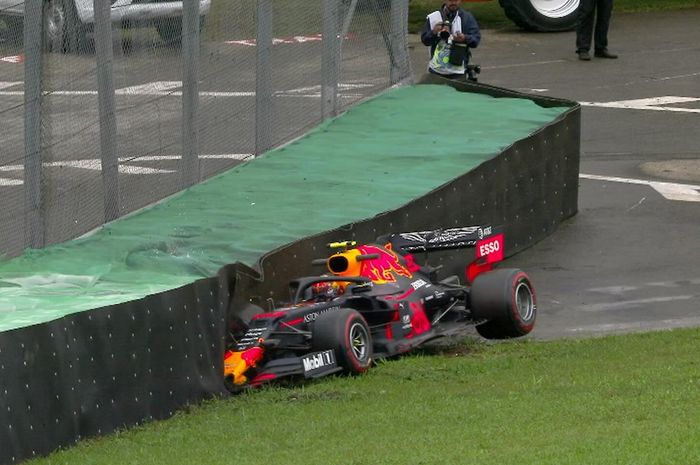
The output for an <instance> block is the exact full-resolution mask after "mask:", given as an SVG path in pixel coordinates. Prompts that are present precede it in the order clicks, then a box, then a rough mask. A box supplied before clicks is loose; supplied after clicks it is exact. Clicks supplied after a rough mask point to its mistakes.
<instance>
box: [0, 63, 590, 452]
mask: <svg viewBox="0 0 700 465" xmlns="http://www.w3.org/2000/svg"><path fill="white" fill-rule="evenodd" d="M424 82H426V83H432V84H435V83H443V84H446V85H451V86H453V87H455V88H457V89H458V90H460V91H465V92H477V93H485V94H488V95H491V96H494V97H522V98H528V99H531V100H533V101H534V102H535V103H537V104H539V105H541V106H543V107H550V106H559V107H569V109H568V110H567V111H565V112H564V113H562V114H561V115H560V116H559V117H558V118H557V119H556V120H554V121H553V122H552V123H551V124H548V125H546V126H544V127H542V128H541V129H540V130H539V131H536V132H535V133H534V134H532V135H531V136H529V137H527V138H525V139H522V140H519V141H517V142H515V143H513V144H512V145H511V146H510V147H508V148H507V149H505V150H504V151H503V152H502V153H500V154H499V155H497V156H495V157H493V158H491V159H489V160H487V161H485V162H484V163H482V164H481V165H480V166H479V167H477V168H476V169H474V170H471V171H469V172H467V173H465V174H462V175H460V176H459V177H457V178H455V179H453V180H452V181H450V182H448V183H447V184H445V185H443V186H441V187H439V188H437V189H435V190H433V191H432V192H430V193H428V194H427V195H425V196H422V197H420V198H417V199H415V200H413V201H411V202H409V203H408V204H406V205H405V206H403V207H401V208H399V209H397V210H393V211H388V212H385V213H382V214H379V215H377V216H375V217H373V218H370V219H367V220H363V221H359V222H356V223H354V224H349V225H347V226H344V227H341V228H338V229H335V230H332V231H328V232H324V233H321V234H317V235H314V236H311V237H307V238H304V239H301V240H299V241H296V242H294V243H292V244H289V245H287V246H284V247H281V248H279V249H277V250H274V251H271V252H270V253H268V254H267V255H265V256H264V257H262V258H261V260H260V261H259V263H258V266H257V269H251V268H249V267H247V266H245V265H243V264H240V263H237V264H232V265H228V266H226V267H224V268H222V269H221V270H220V271H219V275H218V276H217V277H212V278H206V279H201V280H198V281H196V282H194V283H192V284H189V285H186V286H183V287H181V288H178V289H174V290H170V291H167V292H163V293H160V294H156V295H151V296H148V297H145V298H143V299H139V300H135V301H132V302H127V303H123V304H118V305H113V306H109V307H104V308H99V309H95V310H90V311H85V312H82V313H78V314H73V315H69V316H66V317H63V318H60V319H58V320H54V321H51V322H47V323H42V324H38V325H34V326H29V327H25V328H21V329H16V330H11V331H5V332H0V464H7V463H16V462H19V461H21V460H25V459H28V458H31V457H33V456H38V455H44V454H47V453H49V452H51V451H53V450H55V449H57V448H59V447H65V446H69V445H71V444H73V443H75V442H77V441H78V440H80V439H82V438H86V437H91V436H97V435H103V434H107V433H110V432H112V431H115V430H116V429H119V428H124V427H129V426H133V425H136V424H140V423H143V422H146V421H150V420H154V419H162V418H167V417H169V416H171V415H173V413H174V412H175V411H176V410H177V409H179V408H181V407H183V406H185V405H188V404H193V403H197V402H199V401H201V400H203V399H206V398H211V397H215V396H221V395H226V391H225V388H224V385H223V379H222V370H223V369H222V356H223V351H224V346H225V339H226V333H227V327H228V325H229V324H230V322H235V321H237V320H238V319H245V318H246V317H248V316H250V315H245V314H244V313H242V309H244V308H246V303H247V302H253V303H256V304H258V305H261V306H263V307H265V306H266V305H267V304H266V302H267V301H268V299H273V300H274V301H278V300H285V299H286V298H287V297H288V293H287V283H288V281H289V280H291V279H293V278H295V277H297V276H300V275H308V274H312V273H314V270H313V269H312V268H311V260H312V259H314V258H319V257H323V256H325V255H326V252H327V250H326V249H325V244H326V243H327V242H331V241H333V240H344V239H348V240H356V241H359V242H363V241H372V240H374V239H375V238H376V237H377V236H379V235H381V234H384V233H387V232H400V231H417V230H426V229H435V228H449V227H456V226H470V225H480V224H491V225H494V226H500V227H502V229H503V231H504V232H505V236H506V253H507V255H512V254H514V253H517V252H518V251H521V250H523V249H525V248H527V247H529V246H530V245H532V244H534V243H536V242H537V241H539V240H541V239H543V238H544V237H546V236H547V235H549V234H551V233H552V232H553V231H554V230H555V229H556V227H557V226H558V224H559V223H560V222H562V221H563V220H565V219H567V218H569V217H571V216H573V215H574V214H576V212H577V203H578V173H579V157H580V107H579V106H578V105H577V104H576V103H574V102H570V101H566V100H560V99H554V98H547V97H540V96H528V95H524V94H519V93H517V92H514V91H511V90H508V89H501V88H497V87H492V86H487V85H482V84H475V83H455V82H451V81H446V80H444V79H442V78H439V77H435V76H428V77H427V78H426V79H425V80H424ZM426 155H427V156H429V155H430V154H426ZM466 254H473V251H458V252H454V251H453V252H451V253H440V254H437V253H436V254H431V256H430V260H431V264H433V265H443V267H444V268H443V269H444V270H445V273H453V272H455V271H457V268H458V267H461V266H463V265H464V264H466V263H467V262H468V261H470V260H471V258H472V256H471V255H466Z"/></svg>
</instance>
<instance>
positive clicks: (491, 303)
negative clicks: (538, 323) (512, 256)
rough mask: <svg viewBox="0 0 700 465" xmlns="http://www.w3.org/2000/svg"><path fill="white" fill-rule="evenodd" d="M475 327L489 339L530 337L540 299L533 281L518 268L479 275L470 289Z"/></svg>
mask: <svg viewBox="0 0 700 465" xmlns="http://www.w3.org/2000/svg"><path fill="white" fill-rule="evenodd" d="M470 298H471V309H472V313H473V315H474V318H475V319H476V320H486V322H485V323H482V324H480V325H478V326H477V327H476V330H477V332H478V333H479V334H480V335H481V336H483V337H485V338H486V339H508V338H513V337H520V336H524V335H526V334H528V333H529V332H530V331H532V328H533V327H534V326H535V320H536V318H537V299H536V297H535V289H534V287H533V286H532V283H531V282H530V278H529V277H528V276H527V274H525V273H524V272H523V271H521V270H518V269H501V270H495V271H490V272H487V273H483V274H480V275H479V276H477V277H476V279H475V280H474V283H473V284H472V287H471V290H470Z"/></svg>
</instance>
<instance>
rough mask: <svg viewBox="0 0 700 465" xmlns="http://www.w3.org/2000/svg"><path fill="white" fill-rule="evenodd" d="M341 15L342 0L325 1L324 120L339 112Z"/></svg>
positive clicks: (322, 69) (322, 70)
mask: <svg viewBox="0 0 700 465" xmlns="http://www.w3.org/2000/svg"><path fill="white" fill-rule="evenodd" d="M339 16H340V0H325V1H324V2H323V51H322V52H321V53H322V56H321V102H322V113H321V115H322V117H323V119H324V120H326V119H328V118H332V117H334V116H336V115H337V114H338V77H339V75H340V60H339V53H340V47H339V44H340V39H339V37H338V36H339V33H340V31H339V30H338V28H339V21H338V18H339Z"/></svg>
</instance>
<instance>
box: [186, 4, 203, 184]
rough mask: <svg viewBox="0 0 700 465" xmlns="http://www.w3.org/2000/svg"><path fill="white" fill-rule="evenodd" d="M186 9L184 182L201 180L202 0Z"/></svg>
mask: <svg viewBox="0 0 700 465" xmlns="http://www.w3.org/2000/svg"><path fill="white" fill-rule="evenodd" d="M182 8H183V11H182V150H183V153H182V184H183V188H185V187H189V186H192V185H194V184H196V183H198V182H199V178H200V172H199V125H198V124H197V121H198V119H197V118H198V116H199V114H198V113H199V84H198V79H199V74H198V69H199V34H200V30H199V0H191V1H185V2H183V6H182Z"/></svg>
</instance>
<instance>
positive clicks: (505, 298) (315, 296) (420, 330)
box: [224, 226, 537, 391]
mask: <svg viewBox="0 0 700 465" xmlns="http://www.w3.org/2000/svg"><path fill="white" fill-rule="evenodd" d="M329 246H330V247H331V248H333V249H335V253H333V254H332V255H331V256H330V257H329V258H325V259H320V260H314V264H316V265H321V264H322V265H323V266H325V267H326V269H327V272H328V273H327V274H323V275H321V276H314V277H304V278H299V279H296V280H294V281H292V282H291V283H290V290H291V292H292V296H293V297H292V301H291V302H290V303H289V304H286V305H284V306H282V307H279V308H274V309H271V310H270V311H269V312H261V313H258V314H256V315H255V316H253V318H252V319H251V320H250V322H248V324H247V325H246V326H245V327H244V328H243V330H242V331H241V332H240V334H238V335H234V337H233V338H232V341H231V347H230V349H229V350H227V351H226V353H225V357H224V377H225V380H226V385H227V387H228V388H229V389H231V390H232V391H236V390H239V389H240V388H242V387H246V386H257V385H260V384H263V383H266V382H270V381H273V380H277V379H279V378H283V377H289V376H303V377H306V378H317V377H321V376H325V375H329V374H331V373H337V372H346V373H353V374H357V373H362V372H365V371H367V369H368V368H369V367H370V365H371V363H372V360H373V359H376V358H383V357H391V356H394V355H398V354H402V353H405V352H408V351H409V350H411V349H413V348H415V347H417V346H420V345H422V344H424V343H426V342H428V341H430V340H433V339H436V338H439V337H443V336H448V335H453V334H456V333H457V332H458V331H460V330H462V331H463V330H464V328H465V327H468V326H475V329H476V331H477V332H478V333H479V334H480V335H481V336H483V337H485V338H488V339H505V338H514V337H519V336H524V335H526V334H528V333H529V332H530V331H531V330H532V328H533V326H534V324H535V318H536V316H537V304H536V299H535V292H534V288H533V286H532V283H531V282H530V279H529V278H528V276H527V275H526V274H525V273H524V272H523V271H521V270H518V269H495V270H494V269H493V264H494V263H496V262H499V261H501V260H503V257H504V255H503V251H504V235H503V234H494V233H493V231H492V228H491V227H479V226H473V227H466V228H454V229H447V230H440V231H423V232H414V233H399V234H390V235H388V236H384V237H381V238H379V239H378V240H377V243H375V244H366V245H356V244H355V243H354V242H339V243H333V244H329ZM466 247H469V248H471V247H473V248H475V249H476V253H475V256H476V259H475V260H474V261H473V262H471V263H469V264H468V266H467V267H466V276H465V280H466V284H464V285H462V284H460V278H459V277H458V276H451V277H448V278H446V279H442V280H440V281H437V280H436V276H437V273H436V271H437V270H436V269H435V268H432V267H430V266H428V265H423V266H421V265H419V264H417V263H416V261H415V259H414V255H413V253H414V252H428V251H433V250H445V249H459V248H466ZM261 310H262V309H261Z"/></svg>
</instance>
